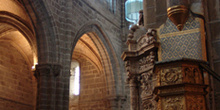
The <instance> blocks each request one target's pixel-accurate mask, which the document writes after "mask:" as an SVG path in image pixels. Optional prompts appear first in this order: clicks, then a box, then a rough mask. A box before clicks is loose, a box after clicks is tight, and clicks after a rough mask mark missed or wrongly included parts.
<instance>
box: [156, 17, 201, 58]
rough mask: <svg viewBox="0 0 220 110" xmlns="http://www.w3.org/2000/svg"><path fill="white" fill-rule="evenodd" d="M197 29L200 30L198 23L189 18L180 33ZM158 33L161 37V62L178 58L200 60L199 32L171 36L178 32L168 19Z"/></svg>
mask: <svg viewBox="0 0 220 110" xmlns="http://www.w3.org/2000/svg"><path fill="white" fill-rule="evenodd" d="M197 28H200V23H199V21H198V20H194V19H193V17H190V18H189V19H188V21H187V22H186V24H185V25H184V28H183V30H182V31H183V32H184V31H187V30H192V29H197ZM159 32H160V35H159V36H163V37H160V42H161V57H162V58H161V59H162V61H168V60H174V59H179V58H191V59H202V44H201V32H200V31H198V30H197V31H187V32H184V33H183V34H172V33H179V31H178V29H177V28H176V26H175V25H174V24H173V23H172V22H171V21H170V20H169V19H168V20H167V21H166V23H165V24H164V26H163V27H162V28H161V29H160V30H159ZM164 36H165V37H164Z"/></svg>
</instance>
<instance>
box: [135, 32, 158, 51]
mask: <svg viewBox="0 0 220 110" xmlns="http://www.w3.org/2000/svg"><path fill="white" fill-rule="evenodd" d="M156 32H157V31H156V30H155V29H148V31H147V33H146V34H145V35H143V36H142V37H141V38H140V39H139V40H138V48H139V49H140V48H142V47H143V46H146V45H149V44H151V43H153V42H155V41H156V37H157V35H156Z"/></svg>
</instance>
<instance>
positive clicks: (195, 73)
mask: <svg viewBox="0 0 220 110" xmlns="http://www.w3.org/2000/svg"><path fill="white" fill-rule="evenodd" d="M184 75H185V82H187V83H197V84H202V82H203V81H202V76H201V73H200V71H199V69H198V68H196V67H185V68H184Z"/></svg>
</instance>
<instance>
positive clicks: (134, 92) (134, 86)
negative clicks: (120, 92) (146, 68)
mask: <svg viewBox="0 0 220 110" xmlns="http://www.w3.org/2000/svg"><path fill="white" fill-rule="evenodd" d="M129 87H130V102H131V105H130V108H131V110H139V94H138V93H139V91H138V83H137V77H136V76H132V77H131V78H130V79H129Z"/></svg>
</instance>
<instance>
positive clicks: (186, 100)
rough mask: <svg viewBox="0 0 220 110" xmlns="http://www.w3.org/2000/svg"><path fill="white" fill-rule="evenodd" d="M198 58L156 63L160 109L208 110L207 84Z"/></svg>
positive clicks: (157, 93) (156, 91)
mask: <svg viewBox="0 0 220 110" xmlns="http://www.w3.org/2000/svg"><path fill="white" fill-rule="evenodd" d="M200 63H205V62H203V61H198V60H190V59H181V60H175V61H169V62H163V63H158V64H156V65H155V73H156V74H157V76H158V80H157V87H156V89H155V93H156V95H157V97H158V110H206V101H205V95H206V91H205V88H206V85H205V84H204V78H203V73H202V70H201V69H200V67H199V64H200Z"/></svg>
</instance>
